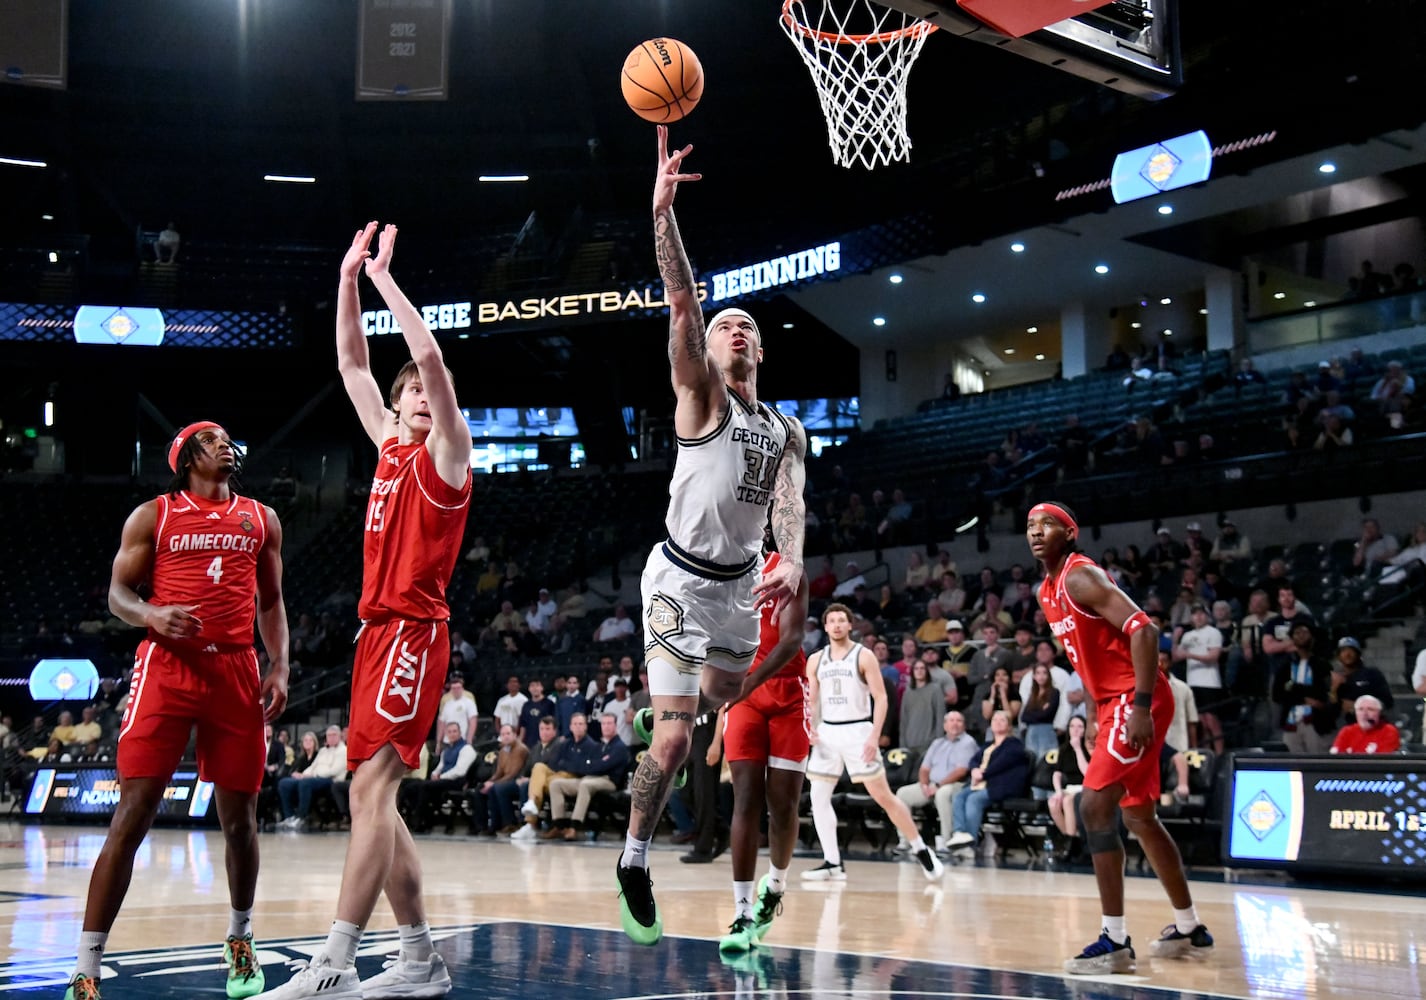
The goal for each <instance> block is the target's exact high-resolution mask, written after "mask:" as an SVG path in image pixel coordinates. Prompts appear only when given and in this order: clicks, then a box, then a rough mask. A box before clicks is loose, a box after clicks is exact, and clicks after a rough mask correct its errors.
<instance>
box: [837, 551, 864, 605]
mask: <svg viewBox="0 0 1426 1000" xmlns="http://www.w3.org/2000/svg"><path fill="white" fill-rule="evenodd" d="M843 572H845V573H846V574H847V575H846V578H845V579H843V580H842V582H841V583H839V584H837V586H836V589H834V590H833V591H832V596H833V597H834V598H837V599H839V600H841V599H845V598H848V597H851V596H852V593H853V592H854V591H855V590H856V589H857V587H865V586H866V577H864V576H862V569H861V567H860V566H858V565H857V564H856V561H855V560H853V559H848V560H847V565H846V568H845V569H844V570H843Z"/></svg>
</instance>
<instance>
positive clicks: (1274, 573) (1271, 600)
mask: <svg viewBox="0 0 1426 1000" xmlns="http://www.w3.org/2000/svg"><path fill="white" fill-rule="evenodd" d="M1251 586H1252V587H1253V589H1254V590H1258V589H1261V590H1265V591H1267V595H1268V604H1269V606H1271V607H1272V608H1273V610H1277V608H1278V607H1279V603H1278V602H1279V600H1280V599H1281V597H1282V588H1283V587H1287V588H1288V589H1289V590H1291V589H1292V578H1291V577H1289V576H1288V574H1287V561H1286V560H1283V559H1269V560H1268V571H1267V573H1266V575H1264V576H1260V577H1258V578H1256V579H1254V580H1253V582H1252V584H1251ZM1298 606H1299V607H1301V608H1302V610H1304V611H1306V610H1307V607H1306V605H1301V604H1299V605H1298Z"/></svg>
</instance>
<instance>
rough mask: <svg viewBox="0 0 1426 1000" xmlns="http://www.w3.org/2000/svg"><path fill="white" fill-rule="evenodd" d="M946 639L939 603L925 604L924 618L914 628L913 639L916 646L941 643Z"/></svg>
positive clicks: (942, 614) (944, 619) (943, 619)
mask: <svg viewBox="0 0 1426 1000" xmlns="http://www.w3.org/2000/svg"><path fill="white" fill-rule="evenodd" d="M945 638H946V616H945V614H944V613H942V611H941V604H940V602H939V601H927V602H926V617H925V618H924V619H923V620H922V622H921V624H920V625H918V626H916V632H915V639H916V642H917V644H918V645H921V646H926V645H929V644H930V643H933V642H943V641H944V640H945Z"/></svg>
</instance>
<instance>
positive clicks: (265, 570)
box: [65, 421, 287, 1000]
mask: <svg viewBox="0 0 1426 1000" xmlns="http://www.w3.org/2000/svg"><path fill="white" fill-rule="evenodd" d="M238 464H239V456H238V453H237V450H236V449H235V448H234V447H233V442H232V439H231V438H229V437H228V432H227V431H225V430H223V428H222V427H220V426H218V425H217V424H215V423H212V422H210V421H201V422H199V423H195V424H189V425H188V426H187V427H185V428H183V430H181V431H179V432H178V435H177V436H176V437H175V438H174V439H173V443H172V444H171V445H170V446H169V450H168V465H169V468H171V469H172V470H173V473H174V476H173V480H172V482H170V483H169V486H168V491H167V492H166V493H164V494H163V495H161V496H159V497H156V498H155V499H153V500H150V501H148V502H147V503H144V504H140V505H139V506H138V507H136V508H135V509H134V511H133V513H131V514H130V515H129V519H128V520H127V521H125V522H124V531H123V535H122V537H121V539H120V542H119V552H118V555H116V556H115V557H114V569H113V574H112V575H111V577H110V580H109V609H110V610H111V611H113V612H114V614H115V615H116V616H118V617H119V618H121V619H123V620H124V621H126V622H128V623H129V624H130V625H137V626H140V627H143V628H146V629H147V630H148V635H147V637H146V638H145V639H144V640H143V641H142V642H140V643H139V648H138V652H137V653H136V654H135V659H134V673H133V678H132V680H131V682H130V683H131V686H130V694H129V705H128V708H127V709H125V711H124V718H123V721H122V723H121V724H120V726H119V745H118V762H117V766H118V771H119V806H118V808H117V809H116V810H115V811H114V818H113V820H111V821H110V823H109V835H108V837H107V838H105V841H104V849H103V850H102V851H100V852H99V857H98V859H97V860H96V861H95V862H94V873H93V874H92V875H91V876H90V879H89V899H88V902H87V904H86V905H85V908H84V925H83V930H82V932H81V933H80V935H79V961H78V963H77V965H76V968H75V972H74V975H73V976H72V977H71V978H70V982H69V988H68V989H67V990H66V991H65V1000H98V997H99V979H100V964H101V962H102V960H103V957H104V946H105V944H106V942H107V941H108V938H109V929H110V928H111V927H112V926H113V925H114V919H115V918H116V917H117V916H118V915H119V907H120V906H122V905H123V902H124V896H125V894H126V893H127V892H128V889H129V881H130V879H131V878H132V877H133V873H134V854H135V852H136V851H137V850H138V849H139V845H140V844H141V843H142V842H143V839H144V837H146V836H147V835H148V832H149V827H151V826H152V825H153V820H154V816H155V815H156V814H157V812H158V807H159V804H160V802H161V801H162V800H163V794H164V791H165V790H166V789H167V788H168V782H169V779H170V778H171V777H172V776H173V770H174V768H175V767H176V766H177V765H178V762H179V760H180V759H181V758H182V757H183V751H184V749H185V748H186V747H187V746H188V738H189V735H190V733H192V731H193V727H194V726H195V725H196V726H197V727H198V742H197V751H198V775H199V777H200V778H201V779H203V780H204V781H211V782H213V785H214V793H213V798H214V801H215V802H216V803H217V806H218V822H219V823H220V824H221V825H222V828H223V841H224V848H225V853H226V856H227V870H228V898H229V900H230V903H231V907H232V909H231V911H230V914H229V919H228V937H227V942H226V944H225V946H224V957H225V958H226V960H227V962H228V985H227V992H228V996H230V997H250V996H253V995H254V994H256V993H259V992H261V991H262V988H263V974H262V969H261V968H260V967H259V965H258V963H257V959H256V958H255V957H254V955H253V945H252V908H253V892H254V889H255V887H256V885H257V872H258V844H257V793H258V790H259V788H260V787H261V786H262V775H263V766H264V764H265V762H266V760H267V741H266V739H265V738H264V729H263V725H264V722H265V721H271V720H273V719H275V718H277V717H278V716H279V715H281V714H282V709H283V708H284V707H285V706H286V704H287V609H286V607H285V606H284V605H283V602H282V525H281V524H280V523H279V522H278V519H277V515H276V514H275V513H273V511H272V509H271V508H269V507H266V506H264V505H263V504H260V503H257V502H256V501H254V500H250V499H248V498H247V497H243V496H238V495H237V494H236V493H234V492H233V491H232V488H231V485H230V480H231V478H232V476H233V474H234V473H235V472H236V471H237V469H238ZM145 584H147V586H148V589H149V592H150V598H149V600H147V601H145V600H144V599H143V598H142V597H140V596H139V594H138V591H139V588H140V587H142V586H144V585H145ZM254 621H256V624H257V630H258V632H259V633H260V634H261V636H262V644H263V648H264V649H266V650H267V654H268V657H269V659H270V660H271V664H272V665H271V667H270V669H269V670H268V674H267V676H266V677H259V676H258V662H257V653H256V652H255V651H254V649H253V624H254Z"/></svg>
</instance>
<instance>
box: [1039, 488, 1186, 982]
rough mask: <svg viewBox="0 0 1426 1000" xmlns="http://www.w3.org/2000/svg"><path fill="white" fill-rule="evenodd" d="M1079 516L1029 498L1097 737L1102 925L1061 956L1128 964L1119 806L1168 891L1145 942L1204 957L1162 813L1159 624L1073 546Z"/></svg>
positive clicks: (1172, 954)
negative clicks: (1167, 917) (1157, 927)
mask: <svg viewBox="0 0 1426 1000" xmlns="http://www.w3.org/2000/svg"><path fill="white" fill-rule="evenodd" d="M1078 536H1079V525H1078V524H1077V523H1076V520H1075V517H1074V514H1073V513H1071V512H1070V510H1069V508H1068V507H1065V506H1064V505H1063V504H1056V503H1038V504H1036V505H1035V506H1033V507H1031V508H1030V514H1029V517H1028V519H1027V525H1026V529H1025V538H1026V541H1028V542H1029V544H1030V551H1031V552H1032V553H1034V555H1035V558H1036V559H1039V560H1040V561H1041V562H1042V563H1044V566H1045V580H1044V582H1043V583H1042V584H1041V585H1040V607H1041V608H1042V609H1043V610H1044V612H1045V617H1046V618H1048V619H1049V622H1050V629H1051V631H1053V632H1054V634H1055V637H1056V638H1057V639H1059V640H1060V642H1061V644H1063V646H1064V650H1065V655H1066V656H1067V657H1069V660H1070V663H1071V665H1072V666H1073V667H1074V669H1075V673H1077V674H1079V677H1080V680H1082V681H1083V682H1084V690H1085V693H1086V694H1088V695H1089V697H1090V698H1091V699H1092V700H1093V701H1094V703H1095V705H1097V706H1098V719H1099V740H1098V746H1097V748H1096V750H1095V754H1094V756H1093V757H1091V758H1090V760H1089V768H1088V769H1087V770H1086V771H1085V775H1084V791H1083V792H1081V793H1080V814H1081V816H1082V817H1083V819H1084V830H1085V843H1086V845H1087V846H1088V847H1089V851H1090V855H1091V856H1092V857H1093V858H1094V877H1095V881H1096V882H1097V883H1098V884H1099V903H1100V909H1101V911H1102V913H1103V930H1102V931H1101V933H1100V935H1099V938H1098V939H1097V940H1096V941H1095V942H1094V943H1093V944H1091V945H1089V946H1088V947H1086V948H1085V949H1084V951H1082V952H1081V953H1080V954H1079V955H1077V956H1076V957H1074V958H1072V959H1070V960H1069V961H1067V962H1066V963H1065V971H1066V972H1069V973H1072V974H1075V975H1088V974H1093V973H1104V972H1133V971H1134V968H1135V964H1134V957H1135V956H1134V949H1133V946H1132V945H1131V943H1130V941H1129V936H1128V934H1127V933H1126V931H1125V929H1124V844H1123V842H1122V841H1121V840H1120V839H1119V830H1118V826H1117V823H1116V819H1115V812H1116V809H1117V810H1118V811H1119V812H1120V813H1122V815H1123V817H1124V824H1125V825H1126V826H1127V827H1128V828H1129V830H1130V832H1131V833H1133V834H1134V835H1135V836H1137V837H1138V838H1139V843H1140V844H1142V845H1143V848H1144V854H1145V855H1147V857H1148V859H1149V863H1150V864H1152V865H1153V866H1154V872H1155V873H1156V874H1157V875H1158V877H1159V882H1160V883H1162V885H1163V887H1164V890H1165V891H1166V892H1167V893H1168V897H1169V901H1170V902H1171V903H1172V904H1173V916H1174V922H1173V923H1171V924H1169V925H1168V926H1167V927H1165V928H1164V931H1163V934H1162V935H1161V936H1160V937H1159V938H1157V939H1156V940H1155V941H1154V942H1153V944H1151V945H1150V947H1149V953H1150V954H1151V955H1153V956H1154V957H1156V958H1185V957H1196V958H1197V957H1203V956H1206V955H1208V954H1210V953H1211V952H1212V950H1213V937H1212V935H1210V934H1209V933H1208V929H1207V928H1206V927H1204V926H1203V924H1202V923H1200V922H1199V919H1198V911H1197V910H1196V909H1195V907H1194V905H1193V897H1192V896H1191V895H1190V894H1189V891H1188V876H1187V875H1186V874H1185V873H1184V870H1183V858H1181V857H1180V856H1179V853H1178V846H1177V845H1176V844H1175V843H1174V842H1173V838H1171V837H1170V836H1169V834H1168V831H1167V830H1165V829H1164V827H1163V824H1162V823H1160V822H1159V817H1158V798H1159V756H1160V752H1161V751H1162V750H1163V745H1164V734H1165V733H1167V732H1168V727H1169V723H1171V722H1172V721H1173V710H1174V703H1173V691H1172V689H1171V688H1170V687H1169V683H1168V680H1167V678H1166V677H1165V676H1164V675H1163V674H1162V673H1160V671H1159V668H1158V651H1159V630H1158V629H1157V628H1156V627H1155V626H1154V624H1153V622H1151V621H1149V618H1148V616H1147V615H1145V614H1144V612H1143V611H1142V610H1140V608H1139V607H1138V606H1137V605H1136V604H1135V603H1134V602H1133V601H1131V600H1130V599H1129V598H1128V596H1127V595H1126V594H1125V593H1124V592H1123V591H1122V590H1120V589H1119V588H1118V587H1116V586H1115V585H1114V583H1113V581H1111V580H1110V579H1109V577H1108V576H1106V575H1105V573H1104V570H1102V569H1100V568H1099V567H1098V566H1097V565H1095V563H1094V561H1093V560H1092V559H1090V558H1089V557H1088V556H1086V555H1083V554H1082V553H1080V552H1077V551H1075V539H1076V538H1077V537H1078Z"/></svg>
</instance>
